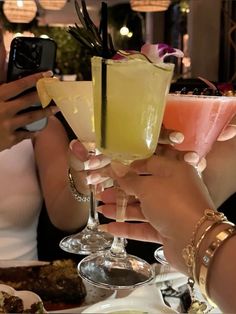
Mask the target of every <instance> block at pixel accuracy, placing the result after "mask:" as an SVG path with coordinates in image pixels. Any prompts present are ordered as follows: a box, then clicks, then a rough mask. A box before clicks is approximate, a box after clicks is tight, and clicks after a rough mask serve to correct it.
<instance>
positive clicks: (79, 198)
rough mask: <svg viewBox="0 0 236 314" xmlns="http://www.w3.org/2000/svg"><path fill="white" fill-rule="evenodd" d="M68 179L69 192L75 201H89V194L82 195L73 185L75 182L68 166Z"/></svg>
mask: <svg viewBox="0 0 236 314" xmlns="http://www.w3.org/2000/svg"><path fill="white" fill-rule="evenodd" d="M68 180H69V185H70V190H71V193H72V195H73V197H74V199H75V200H76V201H77V202H83V203H85V202H90V197H89V196H87V195H84V194H82V193H80V192H79V191H78V190H77V188H76V186H75V182H74V180H73V177H72V174H71V170H70V168H69V169H68Z"/></svg>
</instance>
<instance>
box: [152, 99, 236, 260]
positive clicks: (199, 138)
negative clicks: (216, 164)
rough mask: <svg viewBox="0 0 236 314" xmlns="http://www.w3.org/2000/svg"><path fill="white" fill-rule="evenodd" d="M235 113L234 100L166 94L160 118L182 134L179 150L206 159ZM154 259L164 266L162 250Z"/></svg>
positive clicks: (166, 125) (160, 248) (235, 100)
mask: <svg viewBox="0 0 236 314" xmlns="http://www.w3.org/2000/svg"><path fill="white" fill-rule="evenodd" d="M235 114H236V98H235V97H228V96H227V97H226V96H206V95H192V94H186V95H185V94H169V95H168V97H167V103H166V108H165V113H164V118H163V124H164V126H165V128H167V129H172V130H178V131H180V132H181V133H183V134H184V141H183V142H182V143H181V144H175V148H176V149H177V150H179V151H194V152H196V153H197V154H198V155H199V157H200V159H201V158H203V157H205V156H206V155H207V154H208V153H209V151H210V150H211V148H212V145H213V144H214V142H215V141H216V140H217V138H218V136H219V135H220V133H221V132H222V131H223V129H224V128H225V127H226V126H227V124H228V123H229V122H230V121H231V120H232V118H233V117H234V115H235ZM154 256H155V258H156V259H157V261H159V262H161V263H162V264H166V263H167V261H166V260H165V256H164V252H163V247H159V248H158V249H157V250H156V251H155V253H154Z"/></svg>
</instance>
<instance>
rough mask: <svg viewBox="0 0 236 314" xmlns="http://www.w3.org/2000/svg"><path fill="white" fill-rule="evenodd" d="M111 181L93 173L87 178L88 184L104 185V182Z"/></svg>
mask: <svg viewBox="0 0 236 314" xmlns="http://www.w3.org/2000/svg"><path fill="white" fill-rule="evenodd" d="M107 179H109V177H102V176H101V175H100V174H98V173H93V174H90V175H88V176H87V178H86V182H87V184H88V185H89V184H94V185H95V184H99V183H102V182H103V181H105V180H107Z"/></svg>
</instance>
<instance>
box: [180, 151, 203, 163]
mask: <svg viewBox="0 0 236 314" xmlns="http://www.w3.org/2000/svg"><path fill="white" fill-rule="evenodd" d="M199 159H200V158H199V155H198V154H197V153H195V152H189V153H186V154H185V155H184V160H185V161H186V162H187V163H189V164H194V165H196V164H197V163H198V162H199Z"/></svg>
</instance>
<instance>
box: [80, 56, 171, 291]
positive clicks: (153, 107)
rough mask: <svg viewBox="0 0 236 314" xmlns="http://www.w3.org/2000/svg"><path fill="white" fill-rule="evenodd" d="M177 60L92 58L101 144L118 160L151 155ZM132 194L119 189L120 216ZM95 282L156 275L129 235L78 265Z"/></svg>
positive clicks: (122, 283)
mask: <svg viewBox="0 0 236 314" xmlns="http://www.w3.org/2000/svg"><path fill="white" fill-rule="evenodd" d="M173 69H174V65H173V64H164V63H160V64H153V63H151V62H149V61H148V60H146V59H145V60H144V59H128V60H127V59H126V60H125V61H124V60H120V61H115V60H110V59H102V58H100V57H93V58H92V75H93V84H94V86H93V87H94V112H95V131H96V145H97V147H98V149H99V150H100V151H101V152H102V153H103V154H105V155H107V156H109V157H110V158H111V159H112V160H116V161H119V162H121V163H124V164H130V163H131V162H132V161H134V160H137V159H145V158H148V157H150V156H151V155H152V154H153V153H154V151H155V149H156V145H157V141H158V136H159V132H160V128H161V123H162V118H163V114H164V107H165V100H166V96H167V94H168V91H169V86H170V82H171V78H172V75H173ZM126 205H127V195H126V194H125V193H124V191H122V190H121V189H120V188H119V187H118V188H117V220H118V221H123V220H124V213H125V210H126ZM78 271H79V273H80V275H81V276H82V277H83V278H84V279H85V280H87V281H89V282H90V283H92V284H94V285H96V286H99V287H103V288H108V289H127V288H134V287H137V286H140V285H144V284H146V283H148V282H149V281H151V280H152V279H153V276H154V272H153V269H152V266H151V265H149V264H148V263H147V262H146V261H144V260H142V259H140V258H138V257H136V256H133V255H129V254H127V252H126V250H125V247H124V239H123V238H119V237H115V238H114V241H113V244H112V247H111V249H110V250H108V251H106V252H102V253H97V254H91V255H89V256H87V257H85V258H84V259H83V260H82V261H81V262H80V263H79V265H78Z"/></svg>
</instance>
